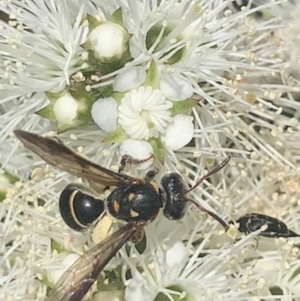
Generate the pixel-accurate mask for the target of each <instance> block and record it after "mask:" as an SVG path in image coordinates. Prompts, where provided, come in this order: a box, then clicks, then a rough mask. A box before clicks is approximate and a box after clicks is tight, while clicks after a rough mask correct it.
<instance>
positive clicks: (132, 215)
mask: <svg viewBox="0 0 300 301" xmlns="http://www.w3.org/2000/svg"><path fill="white" fill-rule="evenodd" d="M137 216H139V214H138V212H136V211H134V210H132V209H131V210H130V217H137Z"/></svg>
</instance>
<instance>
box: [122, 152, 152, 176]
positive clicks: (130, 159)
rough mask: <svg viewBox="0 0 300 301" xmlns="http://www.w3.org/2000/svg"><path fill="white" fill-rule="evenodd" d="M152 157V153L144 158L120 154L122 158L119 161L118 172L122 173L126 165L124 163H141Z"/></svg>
mask: <svg viewBox="0 0 300 301" xmlns="http://www.w3.org/2000/svg"><path fill="white" fill-rule="evenodd" d="M152 158H153V154H151V155H150V156H149V157H148V158H146V159H141V160H139V159H134V158H133V157H131V156H129V155H124V156H122V159H121V162H120V166H119V171H118V172H119V173H122V172H123V170H124V169H125V167H126V164H128V163H129V164H141V163H144V162H147V161H148V160H150V159H152Z"/></svg>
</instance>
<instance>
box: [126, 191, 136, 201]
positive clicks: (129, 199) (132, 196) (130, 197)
mask: <svg viewBox="0 0 300 301" xmlns="http://www.w3.org/2000/svg"><path fill="white" fill-rule="evenodd" d="M134 197H135V193H133V192H131V193H129V195H128V201H129V202H131V201H132V200H133V198H134Z"/></svg>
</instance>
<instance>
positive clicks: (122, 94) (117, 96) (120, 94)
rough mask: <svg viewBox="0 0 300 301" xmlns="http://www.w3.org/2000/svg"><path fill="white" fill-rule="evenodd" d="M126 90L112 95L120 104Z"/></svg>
mask: <svg viewBox="0 0 300 301" xmlns="http://www.w3.org/2000/svg"><path fill="white" fill-rule="evenodd" d="M125 94H126V92H114V93H113V94H112V95H111V97H113V98H114V99H115V100H116V102H117V103H118V104H120V103H121V99H122V98H123V97H124V95H125Z"/></svg>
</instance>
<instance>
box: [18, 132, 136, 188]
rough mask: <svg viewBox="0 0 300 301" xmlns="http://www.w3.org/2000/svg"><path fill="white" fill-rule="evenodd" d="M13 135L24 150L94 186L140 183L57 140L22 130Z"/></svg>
mask: <svg viewBox="0 0 300 301" xmlns="http://www.w3.org/2000/svg"><path fill="white" fill-rule="evenodd" d="M14 133H15V135H16V136H17V137H18V139H19V140H20V141H21V142H22V143H23V144H24V146H25V147H26V148H28V149H30V150H31V151H33V152H34V153H36V154H37V155H38V156H39V157H41V158H42V159H43V160H44V161H46V162H47V163H48V164H51V165H53V166H54V167H56V168H58V169H61V170H63V171H66V172H68V173H70V174H72V175H74V176H77V177H80V178H83V179H86V180H88V181H89V182H94V183H95V185H97V184H98V185H99V184H102V185H104V186H120V185H122V184H126V183H127V184H129V183H136V182H140V181H141V180H140V179H137V178H133V177H130V176H127V175H124V174H118V173H115V172H113V171H111V170H109V169H106V168H104V167H101V166H99V165H97V164H95V163H93V162H91V161H89V160H87V159H85V158H84V157H82V156H80V155H78V154H77V153H75V152H74V151H72V150H71V149H69V148H68V147H66V146H65V145H64V144H62V143H61V142H59V141H58V140H57V139H54V138H49V137H42V136H39V135H36V134H33V133H29V132H26V131H22V130H16V131H15V132H14Z"/></svg>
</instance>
